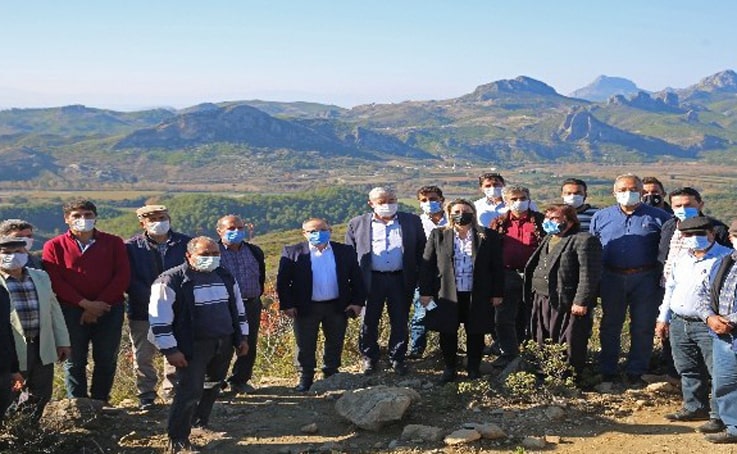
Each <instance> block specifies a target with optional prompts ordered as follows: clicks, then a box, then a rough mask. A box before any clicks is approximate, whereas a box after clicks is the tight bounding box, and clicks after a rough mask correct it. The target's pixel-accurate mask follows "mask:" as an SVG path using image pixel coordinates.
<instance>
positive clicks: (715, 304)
mask: <svg viewBox="0 0 737 454" xmlns="http://www.w3.org/2000/svg"><path fill="white" fill-rule="evenodd" d="M735 255H737V252H733V253H731V254H729V255H727V256H725V257H723V258H722V261H721V262H720V263H719V268H718V269H717V273H716V274H715V275H714V280H713V281H712V282H711V310H712V311H714V313H715V314H719V293H720V292H721V291H722V286H723V285H724V280H725V279H726V278H727V276H728V275H729V270H731V269H732V267H733V266H734V264H735ZM719 315H729V314H719Z"/></svg>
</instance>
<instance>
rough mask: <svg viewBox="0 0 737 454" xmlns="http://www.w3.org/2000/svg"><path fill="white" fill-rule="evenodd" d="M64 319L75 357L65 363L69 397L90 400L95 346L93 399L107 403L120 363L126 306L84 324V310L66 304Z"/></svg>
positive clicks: (65, 377)
mask: <svg viewBox="0 0 737 454" xmlns="http://www.w3.org/2000/svg"><path fill="white" fill-rule="evenodd" d="M62 312H64V320H65V321H66V324H67V329H68V330H69V339H70V340H71V344H72V355H71V357H70V358H69V359H68V360H67V361H66V362H65V363H64V372H65V374H64V383H65V385H66V389H67V397H70V398H73V397H88V394H87V355H88V352H89V347H90V343H92V360H93V361H94V363H95V367H94V369H93V370H92V385H91V386H90V392H89V397H91V398H93V399H97V400H102V401H107V400H108V399H109V398H110V390H111V389H112V387H113V381H114V380H115V369H116V366H117V364H118V348H119V347H120V335H121V331H122V329H123V305H122V304H119V305H117V306H113V307H112V308H111V309H110V312H108V313H106V314H104V315H103V316H102V317H100V318H99V319H98V320H97V323H93V324H89V325H80V323H79V321H80V318H81V317H82V312H84V310H83V309H81V308H79V307H74V306H67V305H62Z"/></svg>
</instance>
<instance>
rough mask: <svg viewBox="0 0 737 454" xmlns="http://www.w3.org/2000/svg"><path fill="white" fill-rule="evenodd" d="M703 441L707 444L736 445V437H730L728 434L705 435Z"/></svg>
mask: <svg viewBox="0 0 737 454" xmlns="http://www.w3.org/2000/svg"><path fill="white" fill-rule="evenodd" d="M704 440H706V441H708V442H709V443H717V444H722V443H737V435H732V434H731V433H729V432H719V433H718V434H706V435H704Z"/></svg>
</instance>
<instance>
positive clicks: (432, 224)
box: [407, 186, 448, 359]
mask: <svg viewBox="0 0 737 454" xmlns="http://www.w3.org/2000/svg"><path fill="white" fill-rule="evenodd" d="M417 200H418V201H419V202H420V209H421V210H422V214H420V219H421V220H422V228H423V230H424V231H425V238H429V237H430V232H432V231H433V230H434V229H436V228H438V227H445V226H446V225H448V220H447V219H446V217H445V211H444V210H443V202H445V197H443V191H442V190H441V189H440V188H439V187H437V186H423V187H421V188H420V189H419V190H418V191H417ZM413 305H414V314H413V315H412V320H410V322H409V335H410V342H409V354H408V355H407V358H410V359H419V358H422V354H423V353H425V348H426V347H427V330H426V328H425V315H426V313H427V311H426V310H425V306H423V305H422V304H421V303H420V293H419V292H415V296H414V303H413Z"/></svg>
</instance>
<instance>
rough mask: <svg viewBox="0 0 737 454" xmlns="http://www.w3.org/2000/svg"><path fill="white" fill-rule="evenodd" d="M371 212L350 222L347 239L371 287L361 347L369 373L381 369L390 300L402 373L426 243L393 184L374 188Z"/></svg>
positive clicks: (393, 351)
mask: <svg viewBox="0 0 737 454" xmlns="http://www.w3.org/2000/svg"><path fill="white" fill-rule="evenodd" d="M369 206H370V207H371V208H372V212H371V213H366V214H363V215H361V216H357V217H355V218H353V219H351V220H350V222H349V223H348V230H347V232H346V236H345V242H346V244H348V245H350V246H352V247H353V248H354V249H355V250H356V256H357V259H358V264H359V266H360V267H361V273H362V277H363V282H364V285H365V286H366V291H367V295H368V296H367V300H366V307H365V312H364V316H363V322H362V324H361V334H360V337H359V349H360V350H361V354H362V355H363V370H364V373H366V374H372V373H374V372H375V371H376V368H377V363H378V360H379V344H378V338H379V321H380V320H381V314H382V312H383V310H384V304H385V303H386V306H387V311H388V312H389V324H390V326H391V334H390V336H389V358H390V360H391V364H392V368H393V369H394V371H395V372H396V373H397V374H399V375H404V374H406V373H407V366H406V364H405V362H404V359H405V356H406V354H407V338H408V329H407V322H408V319H409V308H410V304H412V295H413V293H414V291H415V288H416V287H417V274H418V272H419V266H420V263H421V262H422V252H423V250H424V248H425V241H426V239H425V233H424V230H423V228H422V221H421V220H420V217H419V216H417V215H414V214H410V213H404V212H397V196H396V194H395V193H394V191H392V190H391V189H387V188H383V187H376V188H373V189H372V190H371V191H370V192H369Z"/></svg>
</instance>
